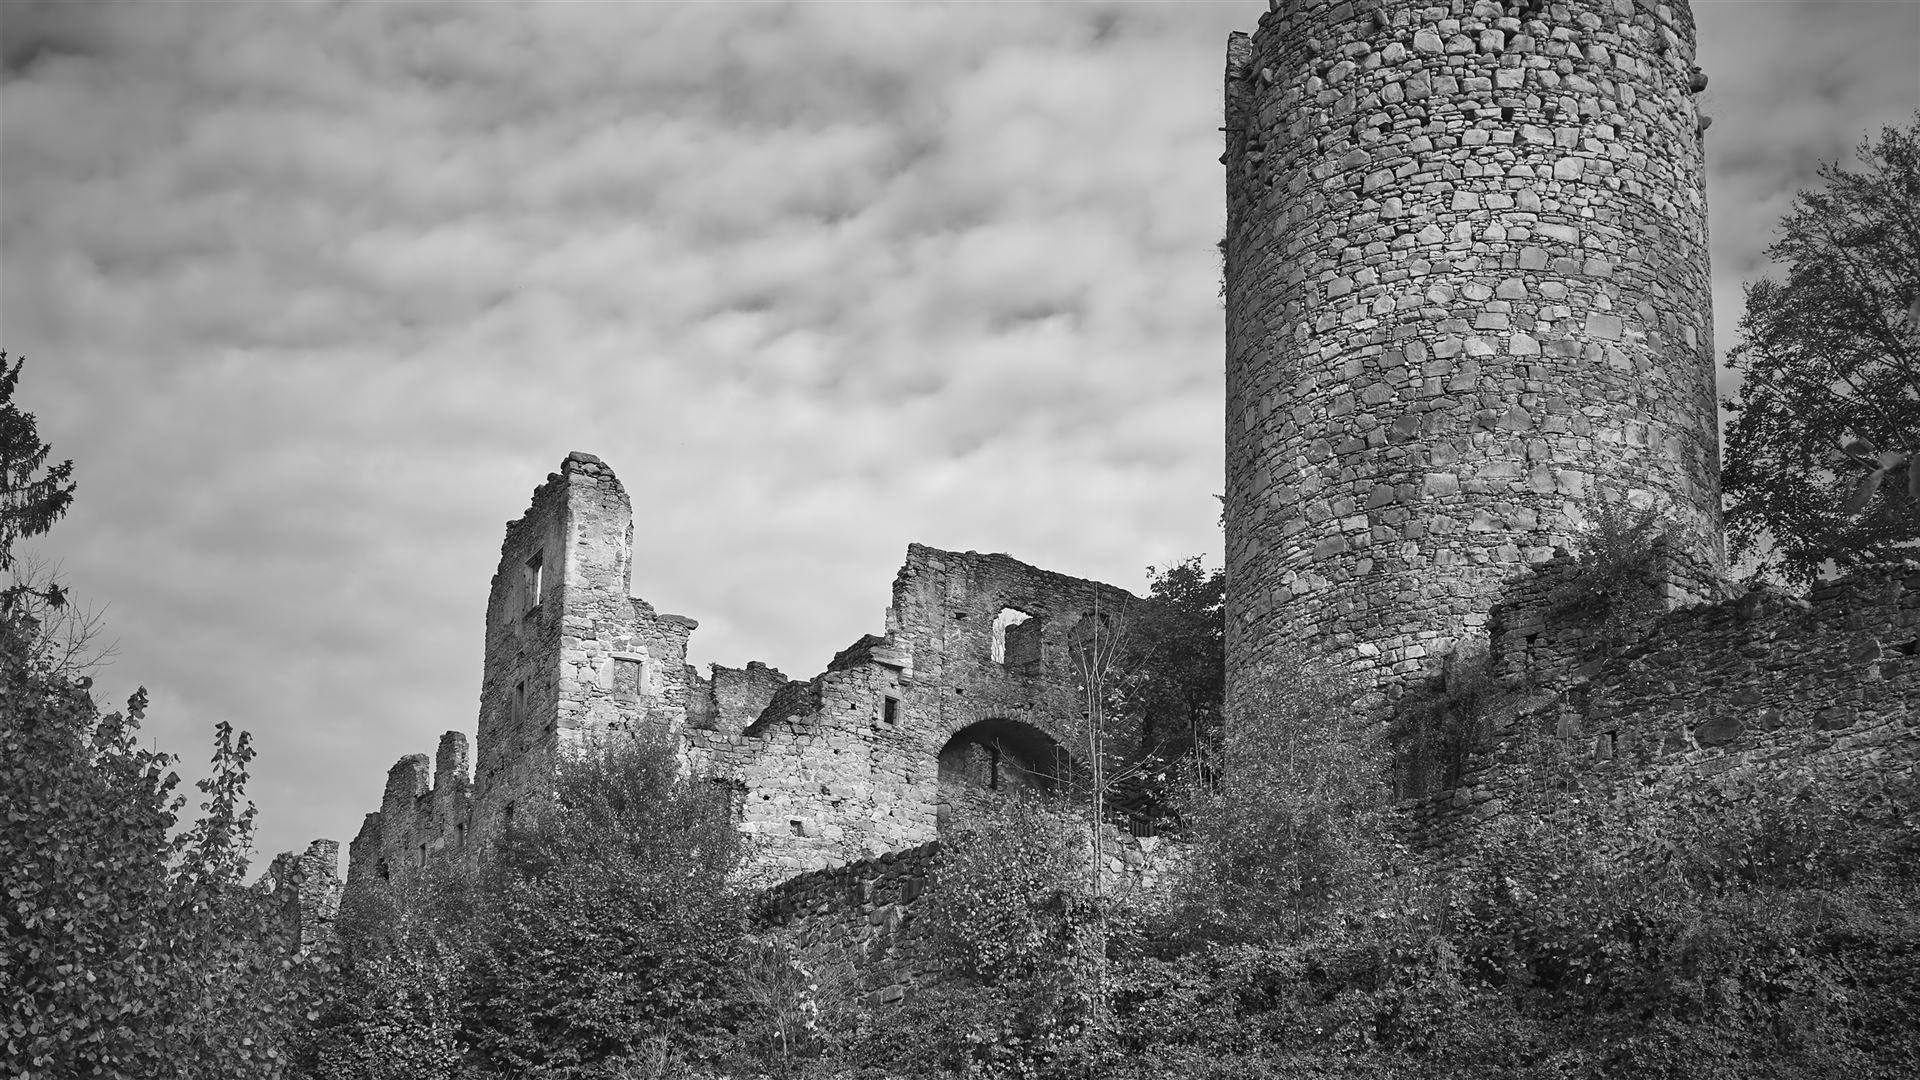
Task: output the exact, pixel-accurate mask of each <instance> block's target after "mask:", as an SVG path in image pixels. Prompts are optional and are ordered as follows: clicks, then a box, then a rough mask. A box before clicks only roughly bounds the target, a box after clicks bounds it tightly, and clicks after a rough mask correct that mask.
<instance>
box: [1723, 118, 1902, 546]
mask: <svg viewBox="0 0 1920 1080" xmlns="http://www.w3.org/2000/svg"><path fill="white" fill-rule="evenodd" d="M1859 158H1860V168H1859V170H1858V171H1849V170H1846V169H1842V168H1840V167H1839V165H1837V164H1828V165H1824V166H1822V167H1821V169H1820V173H1819V175H1820V178H1821V179H1822V180H1824V181H1825V182H1826V185H1827V186H1826V188H1825V189H1824V190H1820V191H1803V192H1801V193H1800V194H1799V196H1798V198H1797V199H1796V200H1795V202H1794V206H1793V209H1792V211H1790V212H1789V213H1788V214H1787V216H1786V217H1784V218H1783V219H1781V222H1780V227H1781V233H1782V235H1781V237H1780V239H1779V240H1777V241H1775V242H1774V244H1773V245H1772V246H1770V247H1769V248H1767V254H1768V255H1769V256H1770V257H1771V258H1773V259H1774V260H1775V261H1777V262H1779V263H1782V264H1783V265H1784V266H1785V267H1786V280H1785V281H1784V282H1775V281H1772V280H1761V281H1757V282H1754V283H1752V284H1751V285H1749V286H1747V291H1746V292H1747V308H1746V313H1745V314H1744V315H1743V316H1742V317H1741V319H1740V335H1741V340H1740V342H1739V343H1738V344H1737V345H1735V346H1734V347H1733V349H1732V350H1731V351H1730V352H1729V353H1728V358H1727V365H1728V366H1729V367H1730V368H1733V369H1734V370H1736V371H1739V372H1741V374H1742V375H1743V376H1744V380H1745V381H1744V383H1743V385H1742V387H1741V390H1740V394H1739V396H1738V397H1737V398H1735V399H1733V400H1730V401H1728V402H1727V403H1726V404H1725V408H1726V410H1727V412H1728V413H1730V414H1731V415H1732V417H1733V419H1732V421H1731V423H1730V424H1729V425H1728V428H1727V457H1726V464H1725V468H1724V470H1723V472H1722V474H1721V484H1722V488H1723V490H1724V491H1725V494H1726V496H1727V499H1728V505H1727V525H1728V530H1729V533H1730V534H1731V536H1732V538H1733V540H1734V546H1735V552H1736V554H1738V553H1753V554H1762V553H1764V558H1763V560H1762V569H1767V570H1778V571H1780V572H1782V573H1784V574H1785V575H1786V576H1787V577H1788V578H1789V579H1791V580H1795V581H1800V582H1806V581H1809V580H1811V579H1812V578H1813V577H1815V576H1816V575H1817V574H1818V573H1819V572H1820V569H1821V567H1822V566H1823V565H1824V564H1826V563H1827V562H1828V561H1829V560H1831V561H1833V562H1834V563H1836V564H1838V565H1840V566H1842V567H1845V566H1849V565H1855V564H1859V563H1864V562H1871V561H1878V560H1883V559H1887V558H1890V557H1894V556H1897V555H1898V554H1899V553H1900V552H1901V551H1902V550H1903V549H1908V550H1910V549H1911V547H1912V546H1913V545H1914V544H1915V543H1916V542H1920V114H1916V120H1915V124H1914V126H1913V127H1912V128H1910V129H1907V130H1901V129H1897V128H1886V129H1884V130H1882V131H1881V133H1880V138H1879V141H1878V142H1877V143H1876V142H1873V141H1871V140H1869V141H1868V142H1865V143H1863V144H1862V145H1861V147H1860V150H1859Z"/></svg>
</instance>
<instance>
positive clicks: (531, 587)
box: [520, 551, 547, 614]
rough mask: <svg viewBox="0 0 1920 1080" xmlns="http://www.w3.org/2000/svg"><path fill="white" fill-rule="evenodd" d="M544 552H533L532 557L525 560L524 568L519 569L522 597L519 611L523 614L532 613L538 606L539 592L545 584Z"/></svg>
mask: <svg viewBox="0 0 1920 1080" xmlns="http://www.w3.org/2000/svg"><path fill="white" fill-rule="evenodd" d="M546 554H547V553H546V552H545V551H536V552H534V553H533V558H531V559H528V560H527V565H526V567H525V569H523V570H522V571H521V574H520V583H521V590H522V596H523V598H524V602H523V603H522V605H521V611H522V612H523V613H524V614H532V613H533V612H534V611H536V610H538V609H539V607H540V594H541V592H542V591H543V587H544V586H545V584H546V565H545V564H546Z"/></svg>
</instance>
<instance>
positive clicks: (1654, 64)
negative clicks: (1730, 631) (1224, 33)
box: [1222, 0, 1725, 695]
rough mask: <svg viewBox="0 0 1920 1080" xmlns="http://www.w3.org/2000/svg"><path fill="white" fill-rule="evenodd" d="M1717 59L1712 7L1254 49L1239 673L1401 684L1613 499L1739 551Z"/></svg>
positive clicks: (1489, 23) (1230, 454)
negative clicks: (1717, 313)
mask: <svg viewBox="0 0 1920 1080" xmlns="http://www.w3.org/2000/svg"><path fill="white" fill-rule="evenodd" d="M1696 75H1697V69H1696V68H1695V67H1694V42H1693V24H1692V16H1691V13H1690V11H1689V10H1688V8H1687V6H1686V4H1685V3H1684V2H1678V3H1673V4H1657V5H1656V4H1653V3H1649V2H1647V0H1576V2H1567V3H1542V2H1539V0H1522V2H1519V3H1514V2H1511V0H1510V2H1507V3H1491V2H1478V3H1474V2H1464V0H1452V2H1451V3H1444V2H1442V3H1425V4H1423V3H1410V2H1402V0H1388V2H1385V3H1355V2H1350V0H1342V2H1335V0H1286V2H1284V3H1281V4H1279V5H1277V9H1276V10H1273V11H1269V12H1268V13H1267V14H1266V15H1264V16H1262V18H1261V20H1260V26H1259V29H1258V31H1257V32H1256V33H1255V34H1253V35H1252V36H1251V37H1248V36H1247V35H1244V34H1235V35H1234V36H1233V37H1232V38H1231V39H1230V40H1229V43H1228V63H1227V85H1226V140H1227V150H1226V154H1225V155H1224V156H1223V157H1222V161H1223V163H1224V164H1225V165H1226V173H1227V207H1228V210H1227V235H1226V240H1225V242H1224V253H1225V257H1226V309H1227V361H1226V364H1227V370H1226V376H1227V414H1226V429H1227V443H1226V476H1227V493H1226V531H1227V570H1228V578H1227V580H1228V589H1227V649H1228V671H1229V673H1230V675H1229V678H1230V681H1231V682H1237V681H1239V680H1241V679H1244V678H1246V677H1248V675H1249V673H1250V672H1252V671H1254V670H1256V668H1257V665H1258V664H1260V663H1261V662H1262V661H1265V660H1268V659H1272V658H1276V657H1278V656H1281V655H1283V654H1285V653H1288V652H1292V651H1296V650H1303V651H1305V652H1308V653H1320V654H1331V655H1338V656H1342V657H1345V658H1351V659H1352V660H1353V661H1355V662H1356V663H1357V664H1358V666H1360V667H1361V668H1363V669H1365V670H1368V671H1370V672H1371V673H1372V674H1373V675H1374V676H1376V677H1377V678H1378V679H1379V680H1380V685H1381V686H1382V688H1383V689H1386V690H1388V691H1389V692H1393V691H1395V690H1396V688H1397V687H1398V686H1400V685H1402V684H1403V683H1404V682H1405V681H1406V680H1407V679H1408V678H1410V677H1413V676H1415V675H1417V674H1418V673H1420V672H1422V671H1424V670H1426V669H1427V668H1428V667H1429V666H1430V665H1432V664H1433V663H1435V662H1436V660H1437V658H1438V657H1439V656H1440V655H1443V654H1444V653H1446V652H1448V651H1450V650H1451V649H1452V648H1453V646H1454V645H1455V643H1456V642H1458V641H1460V640H1462V639H1464V638H1469V637H1474V636H1480V637H1484V634H1485V629H1486V622H1487V615H1488V611H1489V609H1490V607H1491V606H1492V604H1493V602H1494V601H1495V599H1496V598H1497V596H1498V594H1499V592H1500V590H1501V589H1502V588H1503V586H1504V584H1505V583H1507V582H1509V581H1510V580H1512V579H1513V577H1514V576H1515V574H1516V573H1517V572H1518V571H1520V570H1521V569H1523V568H1524V567H1525V566H1526V565H1527V564H1529V563H1533V562H1540V561H1544V560H1546V559H1548V558H1550V557H1551V556H1552V554H1553V551H1554V549H1555V548H1556V547H1566V546H1571V545H1572V543H1573V541H1574V539H1575V537H1576V536H1577V535H1578V534H1579V532H1580V531H1581V529H1582V527H1583V524H1584V523H1585V521H1586V520H1587V519H1590V518H1591V516H1592V514H1593V513H1594V508H1595V507H1596V506H1598V505H1599V504H1600V502H1601V501H1603V500H1604V501H1608V502H1617V501H1621V500H1626V501H1628V502H1630V503H1631V504H1633V505H1636V506H1649V505H1654V506H1658V507H1660V508H1661V513H1662V515H1663V517H1664V519H1665V520H1666V521H1668V522H1670V523H1672V524H1674V525H1678V526H1681V527H1683V529H1684V532H1685V534H1686V535H1687V537H1688V538H1687V539H1686V540H1684V541H1683V543H1682V547H1683V549H1684V550H1685V552H1686V553H1687V554H1688V555H1690V556H1691V558H1692V559H1694V560H1695V561H1697V562H1698V563H1699V564H1700V565H1701V566H1702V567H1704V568H1705V569H1706V570H1707V572H1709V573H1718V572H1720V571H1722V570H1723V569H1724V563H1725V555H1724V539H1723V534H1722V528H1721V522H1720V511H1719V504H1720V498H1719V486H1718V479H1717V477H1718V471H1719V461H1718V457H1719V447H1718V431H1717V427H1716V425H1715V410H1714V391H1713V355H1712V342H1711V330H1710V327H1711V322H1710V291H1709V281H1708V267H1707V246H1706V202H1705V197H1704V193H1703V162H1702V154H1701V143H1700V126H1701V120H1700V117H1699V114H1698V112H1697V110H1696V107H1695V103H1694V100H1693V94H1694V93H1695V92H1696V89H1695V86H1694V80H1695V76H1696ZM1232 692H1233V691H1232V686H1231V684H1230V687H1229V694H1230V695H1231V694H1232Z"/></svg>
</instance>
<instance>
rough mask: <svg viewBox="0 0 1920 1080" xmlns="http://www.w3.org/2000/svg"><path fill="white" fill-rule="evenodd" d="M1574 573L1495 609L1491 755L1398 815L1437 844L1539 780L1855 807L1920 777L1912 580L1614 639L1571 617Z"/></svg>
mask: <svg viewBox="0 0 1920 1080" xmlns="http://www.w3.org/2000/svg"><path fill="white" fill-rule="evenodd" d="M1573 572H1575V567H1574V565H1573V564H1572V563H1571V561H1570V560H1566V559H1557V560H1554V561H1552V562H1549V563H1545V564H1542V565H1541V566H1539V567H1538V568H1536V570H1535V572H1534V573H1533V574H1532V575H1531V576H1530V578H1529V579H1528V580H1526V581H1524V582H1523V583H1522V584H1521V587H1519V588H1516V589H1514V590H1513V591H1512V593H1511V594H1510V595H1509V597H1508V598H1507V600H1506V601H1505V602H1504V603H1503V604H1502V605H1500V606H1499V607H1498V608H1496V615H1495V622H1496V625H1497V627H1498V629H1499V632H1498V633H1497V634H1496V635H1495V637H1494V649H1493V652H1492V653H1491V655H1490V656H1489V661H1490V665H1491V668H1492V670H1493V672H1494V673H1495V675H1496V676H1497V677H1499V678H1500V679H1501V680H1502V682H1503V683H1504V685H1505V687H1506V690H1507V692H1506V694H1505V695H1504V700H1503V704H1502V705H1501V706H1500V707H1499V708H1498V709H1497V711H1496V715H1495V716H1494V717H1493V718H1492V719H1493V720H1494V724H1493V730H1492V731H1491V732H1490V733H1489V734H1490V736H1491V739H1490V745H1489V746H1488V747H1487V748H1486V749H1485V750H1484V751H1482V752H1479V753H1476V754H1474V755H1473V756H1472V758H1471V760H1470V761H1468V762H1467V763H1466V764H1465V768H1464V769H1463V770H1462V771H1461V775H1460V776H1459V777H1458V779H1457V781H1456V782H1455V783H1454V784H1452V785H1450V786H1449V787H1448V788H1447V789H1446V790H1443V791H1441V792H1439V793H1437V794H1433V795H1429V796H1426V797H1423V798H1418V799H1414V800H1411V801H1410V802H1409V803H1408V804H1407V806H1406V809H1407V811H1408V813H1409V815H1410V817H1411V818H1412V824H1413V826H1414V831H1415V835H1416V836H1419V837H1421V838H1424V839H1425V840H1426V841H1428V842H1430V843H1437V844H1445V843H1447V842H1449V841H1450V840H1451V839H1453V838H1455V837H1457V836H1458V835H1459V830H1460V829H1461V828H1462V827H1463V826H1471V825H1474V824H1477V823H1481V822H1484V821H1486V820H1488V819H1491V818H1494V817H1498V816H1499V815H1500V814H1502V813H1504V812H1505V811H1506V810H1507V809H1508V807H1509V805H1510V801H1511V799H1512V797H1513V795H1514V794H1515V793H1516V791H1517V790H1519V789H1521V788H1524V787H1532V786H1537V785H1538V784H1539V783H1540V782H1541V779H1542V770H1541V767H1540V759H1541V756H1542V755H1541V751H1542V750H1543V748H1544V749H1550V750H1551V755H1550V756H1551V757H1552V758H1553V759H1554V760H1555V761H1556V763H1557V764H1556V767H1555V769H1554V770H1553V772H1554V773H1557V774H1558V775H1559V776H1560V777H1561V778H1562V779H1563V780H1565V781H1570V782H1573V783H1587V784H1594V785H1598V786H1599V787H1600V788H1601V789H1602V790H1606V791H1608V792H1610V793H1612V794H1613V795H1614V796H1616V797H1641V796H1645V797H1658V796H1659V794H1660V793H1661V791H1662V790H1663V789H1665V788H1667V787H1669V786H1670V785H1671V784H1672V783H1673V782H1674V781H1677V780H1680V779H1683V778H1700V777H1729V778H1760V777H1774V778H1780V777H1785V776H1788V775H1789V774H1799V775H1801V776H1804V777H1807V778H1818V782H1820V783H1822V784H1825V785H1829V786H1831V787H1833V788H1835V789H1837V790H1846V791H1852V792H1856V793H1858V794H1859V796H1860V797H1868V796H1870V795H1871V793H1873V792H1874V791H1877V790H1879V789H1881V788H1882V787H1883V786H1884V785H1887V784H1889V783H1898V782H1911V781H1912V780H1913V779H1914V778H1915V776H1916V769H1917V768H1920V567H1912V566H1904V567H1903V566H1890V567H1880V568H1872V569H1865V570H1861V571H1859V572H1856V573H1854V574H1852V575H1850V576H1848V577H1845V578H1842V579H1840V580H1836V581H1828V582H1824V583H1822V584H1820V585H1818V586H1817V587H1815V588H1814V589H1813V591H1812V593H1811V595H1810V596H1809V597H1808V598H1805V599H1802V598H1799V597H1793V596H1787V595H1783V594H1781V593H1778V592H1773V591H1769V590H1766V589H1757V590H1753V591H1749V592H1747V593H1745V594H1744V595H1742V596H1739V597H1737V598H1731V599H1725V600H1721V601H1718V602H1715V603H1707V604H1699V605H1695V606H1692V607H1687V608H1682V609H1679V610H1674V611H1669V612H1664V613H1660V614H1658V615H1656V616H1654V617H1652V618H1651V619H1648V620H1645V621H1643V622H1641V623H1640V624H1639V625H1637V626H1633V627H1630V628H1628V629H1627V631H1626V632H1625V633H1621V632H1620V631H1619V630H1617V629H1615V628H1612V627H1609V626H1608V625H1607V624H1605V623H1604V622H1602V621H1599V620H1596V619H1595V618H1593V617H1592V615H1591V613H1583V612H1579V611H1569V610H1567V609H1566V607H1565V604H1566V601H1565V599H1564V598H1563V591H1562V590H1560V589H1557V588H1556V585H1557V584H1559V583H1560V582H1562V581H1564V579H1565V578H1566V577H1567V575H1569V574H1571V573H1573Z"/></svg>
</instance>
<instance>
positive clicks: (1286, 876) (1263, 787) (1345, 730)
mask: <svg viewBox="0 0 1920 1080" xmlns="http://www.w3.org/2000/svg"><path fill="white" fill-rule="evenodd" d="M1252 676H1253V677H1252V678H1249V679H1248V680H1247V690H1246V691H1245V692H1244V693H1242V694H1241V695H1239V698H1238V699H1237V700H1236V701H1235V702H1234V711H1233V714H1232V715H1230V716H1228V717H1227V734H1226V738H1225V740H1224V742H1223V744H1222V747H1221V752H1220V755H1219V758H1218V775H1217V779H1213V780H1212V782H1205V780H1206V779H1208V778H1203V782H1201V783H1196V784H1194V785H1193V788H1194V789H1195V793H1194V798H1193V805H1191V806H1189V807H1188V808H1187V810H1186V815H1185V816H1186V818H1187V820H1188V821H1189V822H1190V823H1191V825H1192V827H1193V831H1194V839H1195V841H1196V854H1195V857H1194V861H1193V868H1192V873H1190V875H1189V882H1188V885H1189V889H1188V892H1189V893H1190V894H1191V895H1190V897H1189V904H1188V905H1187V907H1188V910H1189V912H1190V914H1191V915H1192V916H1193V918H1194V919H1196V920H1197V921H1198V922H1199V923H1200V924H1201V926H1202V928H1203V929H1225V930H1226V931H1227V932H1228V934H1229V936H1241V935H1251V936H1252V937H1254V938H1257V937H1259V936H1260V935H1263V934H1268V933H1271V932H1273V931H1275V930H1285V931H1291V932H1294V933H1298V932H1300V931H1301V930H1302V929H1303V928H1305V927H1307V926H1310V925H1311V924H1312V923H1313V922H1314V921H1315V920H1316V919H1317V918H1318V917H1319V916H1321V915H1322V914H1324V913H1326V912H1328V911H1329V910H1330V909H1332V908H1333V907H1334V906H1335V905H1337V904H1339V903H1340V902H1341V901H1343V900H1344V899H1346V898H1348V897H1350V896H1353V895H1355V894H1356V890H1358V889H1360V888H1361V887H1362V886H1364V885H1366V884H1367V883H1369V882H1370V881H1371V880H1372V879H1373V877H1374V875H1375V874H1376V873H1378V872H1379V871H1380V870H1382V868H1383V867H1384V866H1385V865H1386V861H1387V859H1388V857H1389V856H1390V855H1391V854H1392V851H1393V827H1392V822H1391V818H1390V810H1389V807H1390V805H1391V799H1392V791H1391V784H1390V782H1389V769H1390V766H1389V759H1388V755H1387V753H1386V750H1385V747H1384V745H1383V742H1384V740H1383V731H1382V730H1381V729H1382V724H1380V723H1379V722H1378V721H1377V720H1376V719H1375V718H1374V717H1373V716H1371V715H1370V714H1369V713H1368V712H1367V711H1366V710H1365V709H1363V708H1362V707H1361V702H1362V700H1363V699H1364V695H1365V689H1364V686H1363V685H1362V684H1361V683H1360V681H1359V680H1357V679H1354V678H1352V677H1350V676H1348V675H1345V674H1343V673H1340V672H1338V671H1335V670H1333V669H1331V668H1329V667H1326V666H1325V665H1323V664H1318V663H1314V662H1311V661H1307V660H1298V661H1295V662H1291V663H1284V664H1273V665H1269V666H1266V667H1263V668H1262V669H1261V670H1259V671H1258V672H1254V673H1252Z"/></svg>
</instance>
